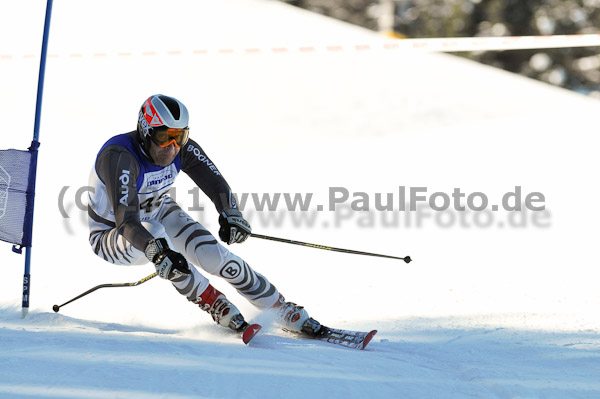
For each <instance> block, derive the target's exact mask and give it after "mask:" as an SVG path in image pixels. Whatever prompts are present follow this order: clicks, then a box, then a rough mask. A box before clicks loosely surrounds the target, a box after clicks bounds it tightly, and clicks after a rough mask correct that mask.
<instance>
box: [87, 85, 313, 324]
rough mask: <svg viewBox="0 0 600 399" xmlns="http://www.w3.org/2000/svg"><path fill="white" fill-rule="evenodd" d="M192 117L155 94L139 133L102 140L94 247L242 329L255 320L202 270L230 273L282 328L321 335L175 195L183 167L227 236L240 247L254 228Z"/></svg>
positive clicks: (94, 196) (92, 220) (92, 212)
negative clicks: (198, 137) (193, 129)
mask: <svg viewBox="0 0 600 399" xmlns="http://www.w3.org/2000/svg"><path fill="white" fill-rule="evenodd" d="M188 121H189V114H188V110H187V108H186V107H185V106H184V105H183V104H182V103H181V102H180V101H178V100H177V99H175V98H173V97H168V96H164V95H153V96H151V97H150V98H148V99H147V100H146V101H145V102H144V104H143V105H142V107H141V109H140V112H139V117H138V124H137V130H136V131H132V132H129V133H125V134H120V135H117V136H114V137H112V138H111V139H109V140H108V141H107V142H106V143H105V144H104V145H103V146H102V148H101V149H100V152H99V153H98V156H97V158H96V163H95V165H94V168H93V170H92V172H91V175H90V186H91V187H94V188H95V190H94V191H93V192H92V193H90V197H89V205H88V220H89V227H90V239H89V240H90V245H91V246H92V249H93V250H94V252H95V253H96V255H98V256H100V257H101V258H102V259H104V260H106V261H108V262H110V263H113V264H117V265H140V264H144V263H147V262H148V261H150V262H152V263H154V265H155V267H156V271H157V273H158V275H159V276H160V277H162V278H163V279H167V280H169V281H170V282H171V283H172V284H173V286H174V287H175V289H176V290H177V292H179V293H180V294H181V295H183V296H185V297H186V298H187V299H188V300H189V301H191V302H193V303H195V304H197V305H199V306H200V308H201V309H203V310H205V311H206V312H208V313H209V314H210V315H211V316H212V318H213V320H214V321H215V322H217V323H218V324H219V325H221V326H224V327H228V328H230V329H233V330H236V331H243V330H244V328H246V327H247V326H248V323H246V322H245V320H244V317H243V316H242V314H241V313H240V311H239V310H238V308H237V307H236V306H235V305H234V304H232V303H231V302H230V301H229V300H228V299H227V298H226V297H225V295H223V294H222V293H221V292H219V291H218V290H217V289H215V288H214V287H213V286H212V285H211V284H210V282H209V280H208V279H207V278H206V277H205V276H204V275H203V274H201V273H200V271H199V270H198V268H197V267H200V268H201V269H202V270H204V271H205V272H207V273H209V274H212V275H213V276H218V277H222V278H224V279H225V280H226V281H227V282H228V283H229V284H231V285H232V286H233V287H234V288H235V289H236V290H237V291H238V292H239V293H240V294H241V295H242V296H243V297H245V298H246V299H247V300H248V301H249V302H250V303H252V304H253V305H255V306H256V307H258V308H260V309H270V310H272V311H273V312H275V314H276V315H277V320H278V322H279V324H281V325H282V327H283V328H285V329H287V330H290V331H294V332H304V333H306V334H308V335H315V334H316V332H317V331H318V330H319V328H320V324H319V323H318V322H316V321H315V320H314V319H312V318H310V317H309V316H308V313H307V312H306V310H305V309H304V308H303V307H301V306H298V305H296V304H294V303H292V302H286V301H285V299H284V297H283V296H282V295H281V294H280V293H279V291H278V290H277V288H276V287H275V286H274V285H273V284H271V283H270V282H269V280H267V278H266V277H264V276H263V275H261V274H259V273H257V272H256V271H254V270H253V269H252V268H251V267H250V266H249V265H248V264H247V263H246V262H245V261H244V260H243V259H241V258H240V257H238V256H237V255H235V254H233V253H232V252H230V251H229V250H227V249H226V248H225V247H224V246H223V245H221V244H220V243H219V242H217V240H216V239H215V237H213V235H212V234H211V233H210V232H209V231H208V230H207V229H206V228H204V227H203V226H202V225H201V224H200V223H198V222H197V221H195V220H193V219H192V218H191V217H190V216H189V215H188V214H187V213H186V212H185V211H184V210H183V209H182V208H181V207H180V206H179V205H177V203H176V202H175V201H174V200H173V199H172V198H171V197H170V196H169V195H168V190H169V188H170V187H171V186H172V185H173V183H174V181H175V178H176V177H177V175H178V174H179V172H180V171H183V172H185V173H186V174H187V175H188V176H189V177H190V178H191V179H192V180H193V181H194V183H195V184H197V185H198V187H200V189H202V191H203V192H204V193H205V194H206V195H207V196H208V197H209V198H210V199H211V201H212V202H213V203H214V205H215V207H216V208H217V211H218V213H219V225H220V229H219V237H220V239H221V240H222V241H224V242H226V243H227V244H234V243H242V242H244V241H245V240H246V238H248V236H249V234H250V233H251V228H250V224H249V223H248V222H247V221H246V220H245V219H244V217H243V216H242V213H241V212H240V211H239V209H237V206H236V202H235V198H234V196H233V194H232V191H231V189H230V187H229V185H228V184H227V182H226V181H225V179H224V178H223V176H222V175H221V173H220V172H219V170H218V169H217V168H216V167H215V165H214V164H213V163H212V162H211V161H210V159H209V158H208V157H207V156H206V154H205V152H204V151H203V150H202V148H201V147H200V146H199V145H198V144H197V143H196V142H195V141H194V140H192V139H190V138H189V137H188V136H189V126H188ZM188 261H189V262H190V263H188Z"/></svg>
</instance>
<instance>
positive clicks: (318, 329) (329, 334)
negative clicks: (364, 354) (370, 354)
mask: <svg viewBox="0 0 600 399" xmlns="http://www.w3.org/2000/svg"><path fill="white" fill-rule="evenodd" d="M283 330H284V331H287V332H291V331H290V330H287V329H285V328H284V329H283ZM297 334H300V336H301V337H307V338H311V339H316V340H319V341H324V342H328V343H330V344H335V345H341V346H344V347H346V348H352V349H359V350H363V349H365V348H366V347H367V345H369V342H371V340H372V339H373V337H374V336H375V334H377V330H371V331H352V330H343V329H340V328H331V327H327V326H324V325H322V324H321V323H319V322H318V321H316V320H315V319H313V318H312V317H311V318H309V319H308V321H307V322H306V323H305V324H304V326H303V328H302V331H301V332H298V333H297Z"/></svg>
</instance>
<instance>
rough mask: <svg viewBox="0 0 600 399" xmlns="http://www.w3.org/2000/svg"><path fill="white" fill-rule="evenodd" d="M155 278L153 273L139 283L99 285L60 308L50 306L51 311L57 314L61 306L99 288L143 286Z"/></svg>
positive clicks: (156, 274)
mask: <svg viewBox="0 0 600 399" xmlns="http://www.w3.org/2000/svg"><path fill="white" fill-rule="evenodd" d="M156 276H158V273H156V272H154V273H152V274H151V275H149V276H146V277H144V278H143V279H141V280H139V281H135V282H133V283H116V284H100V285H97V286H95V287H94V288H91V289H89V290H87V291H86V292H84V293H83V294H81V295H78V296H76V297H75V298H73V299H71V300H70V301H67V302H65V303H63V304H62V305H60V306H58V305H54V306H52V310H54V311H55V312H57V313H58V311H59V310H60V308H62V307H63V306H65V305H67V304H69V303H71V302H73V301H76V300H77V299H79V298H81V297H84V296H86V295H87V294H90V293H92V292H94V291H96V290H98V289H100V288H107V287H135V286H136V285H140V284H143V283H145V282H146V281H148V280H151V279H153V278H154V277H156Z"/></svg>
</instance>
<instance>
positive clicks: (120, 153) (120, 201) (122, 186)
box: [96, 145, 154, 252]
mask: <svg viewBox="0 0 600 399" xmlns="http://www.w3.org/2000/svg"><path fill="white" fill-rule="evenodd" d="M96 172H97V173H98V177H100V180H101V181H102V182H103V183H104V185H105V186H106V192H107V194H108V199H109V201H110V204H111V205H112V209H113V210H114V213H115V224H116V227H117V231H118V232H119V234H121V235H122V236H123V237H125V239H126V240H127V241H129V242H130V243H131V244H132V245H133V246H134V247H135V248H137V249H139V250H140V251H142V252H143V251H144V250H145V249H146V246H147V244H148V242H149V241H150V240H152V239H153V238H154V237H153V236H152V235H151V234H150V233H149V232H148V230H146V229H145V228H144V226H142V223H141V222H140V214H139V209H140V204H139V200H138V195H137V188H136V179H137V177H138V176H139V174H140V169H139V165H138V163H137V161H136V159H135V158H134V157H133V155H132V154H131V153H130V152H129V151H127V150H126V149H125V148H123V147H121V146H117V145H115V146H109V147H106V148H105V149H104V150H103V151H102V152H101V153H100V155H99V156H98V160H97V161H96Z"/></svg>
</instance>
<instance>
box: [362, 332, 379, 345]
mask: <svg viewBox="0 0 600 399" xmlns="http://www.w3.org/2000/svg"><path fill="white" fill-rule="evenodd" d="M375 334H377V330H373V331H371V332H370V333H368V334H367V336H366V337H365V339H364V340H363V344H362V348H361V349H365V348H366V347H367V345H369V342H371V340H372V339H373V337H374V336H375Z"/></svg>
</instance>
